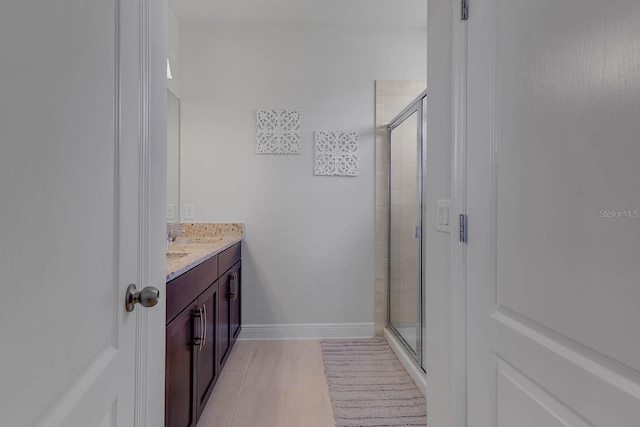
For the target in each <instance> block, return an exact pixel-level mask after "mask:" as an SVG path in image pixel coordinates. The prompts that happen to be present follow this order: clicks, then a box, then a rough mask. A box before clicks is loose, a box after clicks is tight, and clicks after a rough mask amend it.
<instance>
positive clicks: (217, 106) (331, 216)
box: [180, 25, 426, 333]
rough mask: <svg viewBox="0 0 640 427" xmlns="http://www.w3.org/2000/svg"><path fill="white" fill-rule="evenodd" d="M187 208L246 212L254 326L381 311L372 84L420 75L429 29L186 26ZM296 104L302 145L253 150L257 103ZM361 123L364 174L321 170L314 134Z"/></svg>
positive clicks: (362, 317) (369, 320)
mask: <svg viewBox="0 0 640 427" xmlns="http://www.w3.org/2000/svg"><path fill="white" fill-rule="evenodd" d="M180 53H181V58H180V60H181V72H182V76H181V77H182V79H181V88H180V90H181V101H182V118H183V121H182V159H183V164H182V183H181V198H182V205H183V206H184V204H194V205H196V219H195V221H196V222H225V221H234V222H235V221H239V222H243V223H245V227H246V228H245V231H246V241H245V244H244V246H243V283H244V286H245V288H244V291H245V294H244V296H243V298H244V307H243V314H244V319H243V321H244V322H245V323H246V324H261V325H268V324H295V323H304V324H308V323H366V324H371V328H370V330H371V333H372V332H373V319H374V81H375V80H376V79H389V80H416V79H424V76H425V75H426V31H424V30H401V31H400V30H382V29H364V28H346V27H339V26H335V27H296V26H278V27H273V26H256V25H251V26H248V25H247V26H239V25H236V26H222V27H216V28H213V27H198V28H196V27H189V28H186V27H185V26H184V25H183V26H182V28H181V33H180ZM273 108H284V109H298V110H300V111H302V153H301V154H300V155H297V156H296V155H293V156H270V155H257V154H255V126H256V110H257V109H273ZM317 129H345V130H355V131H358V132H359V133H360V150H361V151H360V176H358V177H355V178H338V177H316V176H314V175H313V131H314V130H317Z"/></svg>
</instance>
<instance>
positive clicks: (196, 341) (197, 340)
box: [193, 308, 204, 351]
mask: <svg viewBox="0 0 640 427" xmlns="http://www.w3.org/2000/svg"><path fill="white" fill-rule="evenodd" d="M193 316H194V317H197V318H198V319H200V334H202V332H203V330H204V324H203V323H202V317H203V314H202V309H201V308H199V309H198V311H196V312H195V313H193ZM203 342H204V339H203V338H202V336H200V337H195V338H194V339H193V345H197V346H198V351H202V346H203V345H204V344H203Z"/></svg>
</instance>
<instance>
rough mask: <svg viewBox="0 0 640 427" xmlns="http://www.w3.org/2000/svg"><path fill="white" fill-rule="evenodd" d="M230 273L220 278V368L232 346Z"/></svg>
mask: <svg viewBox="0 0 640 427" xmlns="http://www.w3.org/2000/svg"><path fill="white" fill-rule="evenodd" d="M230 273H231V271H227V272H226V273H224V275H223V276H222V277H220V279H219V283H220V298H219V299H218V369H222V365H223V364H224V362H225V361H226V357H227V354H228V353H229V349H230V347H231V341H229V289H230V284H231V283H230V282H231V280H230V278H231V276H230Z"/></svg>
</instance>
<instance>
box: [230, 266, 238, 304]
mask: <svg viewBox="0 0 640 427" xmlns="http://www.w3.org/2000/svg"><path fill="white" fill-rule="evenodd" d="M229 282H230V283H229V299H230V300H231V301H235V300H236V298H237V297H238V273H236V272H235V271H234V272H233V273H231V274H229Z"/></svg>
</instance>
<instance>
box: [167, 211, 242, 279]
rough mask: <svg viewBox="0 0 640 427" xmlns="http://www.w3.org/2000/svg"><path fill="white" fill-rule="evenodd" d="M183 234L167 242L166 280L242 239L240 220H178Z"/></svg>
mask: <svg viewBox="0 0 640 427" xmlns="http://www.w3.org/2000/svg"><path fill="white" fill-rule="evenodd" d="M180 229H182V230H184V234H183V235H182V236H180V238H178V240H177V241H176V242H171V243H169V244H168V245H167V282H168V281H170V280H172V279H174V278H176V277H178V276H180V275H181V274H183V273H186V272H187V271H189V270H190V269H192V268H193V267H195V266H197V265H199V264H201V263H203V262H205V261H206V260H208V259H209V258H212V257H214V256H215V255H217V254H219V253H220V252H222V251H224V250H225V249H228V248H230V247H231V246H233V245H235V244H236V243H238V242H240V241H242V239H243V238H244V236H243V234H244V233H243V227H242V224H211V223H208V224H180Z"/></svg>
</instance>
